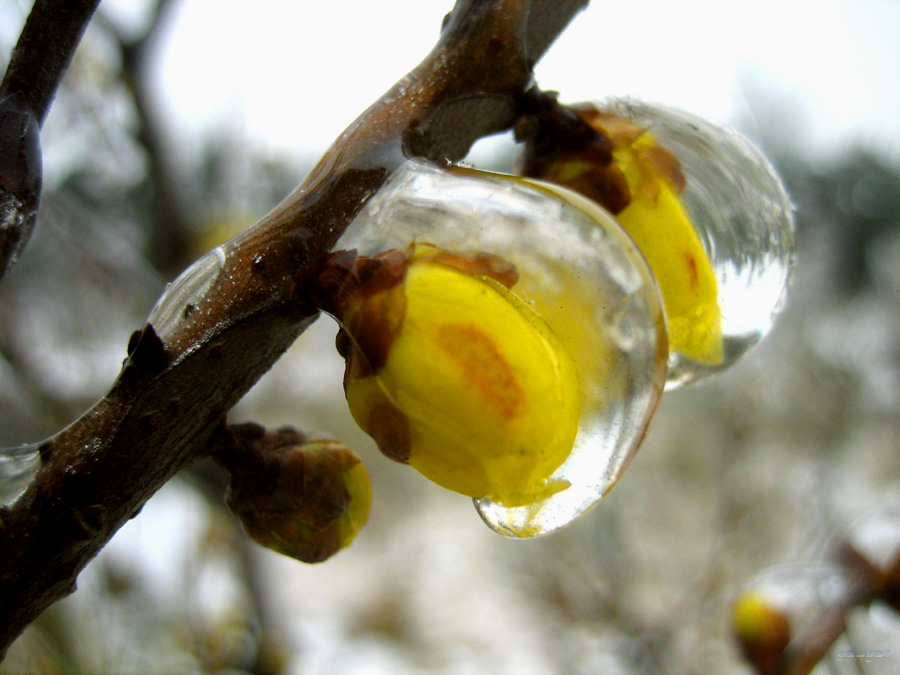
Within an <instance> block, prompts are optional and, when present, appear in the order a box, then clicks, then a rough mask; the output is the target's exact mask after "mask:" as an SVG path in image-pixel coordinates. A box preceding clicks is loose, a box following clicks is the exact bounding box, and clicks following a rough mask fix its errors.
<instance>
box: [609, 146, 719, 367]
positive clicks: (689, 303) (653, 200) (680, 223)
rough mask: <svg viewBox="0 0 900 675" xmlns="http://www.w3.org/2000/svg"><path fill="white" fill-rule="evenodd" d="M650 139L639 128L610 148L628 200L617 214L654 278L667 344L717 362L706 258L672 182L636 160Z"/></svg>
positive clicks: (712, 282) (715, 310) (711, 277)
mask: <svg viewBox="0 0 900 675" xmlns="http://www.w3.org/2000/svg"><path fill="white" fill-rule="evenodd" d="M655 147H656V142H655V140H654V139H653V137H652V136H651V135H650V134H649V133H644V134H643V135H642V136H641V137H640V138H639V139H638V140H636V141H635V142H634V143H633V144H632V145H629V146H626V147H623V148H620V149H617V150H615V151H614V152H613V162H614V163H615V164H616V165H617V166H618V167H619V168H620V169H621V170H622V172H623V173H624V174H625V179H626V181H627V182H628V187H629V190H630V192H631V203H630V204H629V205H628V206H627V207H626V208H625V209H624V210H623V211H622V212H620V213H619V214H618V215H617V218H618V220H619V222H620V223H621V224H622V227H624V228H625V230H626V231H627V232H628V234H629V235H631V238H632V239H634V241H635V243H636V244H637V245H638V248H640V249H641V252H642V253H643V254H644V257H645V258H646V259H647V262H648V263H649V264H650V268H651V269H652V270H653V273H654V275H655V276H656V279H657V282H658V283H659V288H660V292H661V293H662V297H663V303H664V305H665V308H666V317H667V320H668V328H669V349H670V351H672V352H680V353H681V354H682V355H684V356H686V357H687V358H689V359H691V360H693V361H696V362H698V363H704V364H709V365H715V364H718V363H721V361H722V358H723V348H722V317H721V312H720V310H719V298H718V286H717V282H716V276H715V273H714V272H713V268H712V263H711V262H710V260H709V256H708V255H707V254H706V250H705V249H704V247H703V244H702V242H701V241H700V237H699V236H698V235H697V232H696V230H695V229H694V226H693V224H692V223H691V220H690V218H689V217H688V214H687V212H686V211H685V209H684V205H683V204H682V202H681V197H680V196H679V194H678V192H677V191H676V189H675V186H674V185H673V184H672V182H671V181H670V180H669V178H668V177H666V176H665V175H664V174H663V173H662V172H657V170H656V169H655V167H654V166H653V165H652V164H648V163H642V162H641V161H640V157H641V153H642V151H646V150H652V149H653V148H655Z"/></svg>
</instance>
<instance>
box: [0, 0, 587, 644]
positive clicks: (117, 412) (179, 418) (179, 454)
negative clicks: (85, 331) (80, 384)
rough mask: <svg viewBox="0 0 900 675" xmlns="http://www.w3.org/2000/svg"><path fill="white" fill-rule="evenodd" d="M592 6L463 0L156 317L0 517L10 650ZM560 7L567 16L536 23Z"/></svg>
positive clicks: (501, 124)
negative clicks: (418, 55)
mask: <svg viewBox="0 0 900 675" xmlns="http://www.w3.org/2000/svg"><path fill="white" fill-rule="evenodd" d="M586 1H587V0H531V2H529V1H528V0H459V1H458V2H457V5H456V7H455V8H454V10H453V12H452V14H451V16H450V19H449V21H448V22H447V23H446V25H445V27H444V30H443V31H442V34H441V38H440V40H439V42H438V44H437V46H436V47H435V49H434V50H433V51H432V53H431V54H430V55H429V56H428V57H427V58H426V59H425V61H423V63H422V64H421V65H420V66H419V67H418V68H417V69H416V70H415V71H413V72H412V73H411V74H410V75H409V76H408V77H407V78H405V79H404V80H403V81H402V83H400V84H398V85H396V86H395V87H394V88H393V89H392V90H391V91H389V92H388V93H387V94H386V95H385V96H384V97H383V98H382V99H381V100H380V101H378V102H377V103H375V104H374V105H373V106H372V107H371V108H369V110H367V111H366V112H365V113H364V114H363V115H362V116H361V117H360V118H359V119H358V120H357V121H356V122H354V123H353V124H352V125H351V127H350V128H349V129H348V130H347V131H346V132H345V133H344V134H343V135H342V136H341V138H340V139H339V140H338V141H337V142H336V143H335V144H334V146H332V148H331V149H330V150H329V151H328V152H327V153H326V155H325V157H324V158H323V159H322V161H321V162H320V163H319V165H318V166H317V168H316V169H314V170H313V172H312V173H311V174H310V177H309V178H308V179H307V180H306V181H305V182H304V183H303V184H302V185H301V186H300V187H299V188H298V189H297V190H296V191H295V192H294V193H292V194H291V195H290V196H289V197H288V198H287V199H286V200H285V201H284V202H282V204H280V205H279V206H278V207H276V208H275V210H274V211H273V212H272V213H270V214H269V215H268V216H266V217H264V218H263V219H262V220H261V221H260V222H259V223H257V225H255V226H254V227H253V228H251V229H250V230H249V231H247V232H246V233H245V234H244V235H242V236H241V237H239V238H238V239H236V240H235V241H234V242H232V244H231V245H230V247H229V249H228V255H227V257H226V258H225V261H224V263H222V269H221V271H220V272H219V274H218V276H217V277H216V278H215V280H214V281H213V282H212V283H211V285H210V286H209V287H208V290H206V292H205V294H204V296H203V297H202V298H200V299H197V300H193V299H192V300H191V302H190V304H189V305H186V306H185V307H184V308H183V309H184V311H183V312H182V311H181V309H182V308H181V307H177V308H176V312H175V314H174V315H175V316H179V317H182V318H181V319H180V320H179V321H177V322H175V323H174V324H173V325H167V326H165V330H161V332H162V338H160V337H159V336H157V334H156V331H155V330H154V329H153V327H151V326H149V325H148V326H146V327H145V328H144V329H143V331H142V332H141V333H139V334H137V335H136V336H135V338H134V339H133V340H132V343H131V345H130V349H129V356H128V358H127V359H126V362H125V365H124V367H123V370H122V372H121V374H120V375H119V378H118V380H117V381H116V382H115V384H114V385H113V387H112V389H111V390H110V392H109V393H108V394H107V395H106V396H105V397H104V398H103V399H102V400H101V401H100V402H99V403H97V404H96V405H95V406H94V408H93V409H91V410H90V411H88V412H87V413H86V414H85V415H84V416H83V417H82V418H81V419H79V420H78V421H77V422H75V423H74V424H72V425H71V426H70V427H68V428H67V429H64V430H63V431H61V432H60V433H58V434H57V435H56V436H54V437H53V438H51V439H50V440H48V441H47V442H46V443H45V444H44V445H43V446H42V457H43V458H44V461H43V464H42V467H41V469H40V471H39V473H38V475H37V477H36V479H35V481H34V483H33V484H32V485H31V486H30V487H29V489H28V491H27V492H26V493H25V494H24V495H23V496H22V497H21V498H20V499H19V501H18V502H16V503H15V504H14V505H13V506H12V507H10V508H9V509H2V510H0V552H2V553H0V650H5V649H6V647H7V646H8V645H9V643H10V642H11V641H12V640H13V639H14V638H15V637H16V636H17V635H18V634H19V633H20V632H21V631H22V630H23V628H24V627H25V626H26V625H27V624H28V623H30V622H31V621H32V620H34V618H35V617H37V616H38V615H39V614H40V613H41V612H42V611H43V610H44V609H45V608H46V607H47V606H48V605H50V604H51V603H52V602H54V601H56V600H57V599H59V598H61V597H63V596H65V595H67V594H68V593H71V592H72V591H73V590H74V588H75V579H76V577H77V575H78V573H79V572H80V571H81V569H82V568H83V567H84V566H85V565H86V564H87V562H88V561H89V560H90V559H91V558H92V557H93V556H94V555H95V554H96V553H97V552H98V551H99V550H100V548H102V546H103V545H104V544H105V543H106V542H107V541H108V540H109V538H110V537H111V536H112V535H113V533H114V532H115V531H116V530H117V529H118V528H119V527H120V526H121V525H122V524H123V523H124V522H125V521H126V520H127V519H129V518H132V517H134V516H135V515H137V513H138V512H139V511H140V509H141V507H142V506H143V504H144V502H145V501H146V500H147V499H149V497H150V496H151V495H152V494H153V493H154V492H155V491H156V490H158V489H159V488H160V487H161V486H162V485H163V484H164V483H165V482H166V481H167V480H168V479H169V478H171V477H172V476H173V475H174V474H175V473H176V472H177V471H178V470H180V469H181V468H182V467H184V466H186V465H187V464H189V463H190V462H192V461H193V460H194V459H196V458H198V457H200V456H203V455H204V454H206V453H207V452H208V448H207V442H208V440H209V439H210V436H211V434H212V432H213V430H214V429H215V428H216V427H217V426H218V424H219V423H220V421H221V420H222V419H223V417H224V415H225V413H226V412H227V411H228V409H229V408H231V406H233V405H234V404H235V403H236V402H237V401H238V399H239V398H240V397H241V396H242V395H243V394H244V393H245V392H246V391H247V390H248V389H249V388H250V387H251V386H252V385H253V384H254V383H255V382H256V380H257V379H259V377H260V376H261V375H262V374H263V373H264V372H265V371H266V370H268V369H269V368H270V367H271V366H272V364H273V363H274V362H275V361H276V360H277V359H278V357H279V356H280V355H281V354H282V353H283V352H284V351H285V350H286V349H287V348H288V347H289V346H290V344H291V343H292V342H293V341H294V339H295V338H296V337H297V336H298V335H299V334H300V333H301V332H303V330H305V329H306V328H307V327H308V326H309V324H310V323H312V321H313V320H314V318H315V317H313V316H308V315H304V314H303V313H302V312H301V311H300V310H298V309H297V308H296V307H295V306H293V305H292V304H291V303H290V301H289V295H290V287H291V283H292V282H291V280H292V278H293V276H294V275H295V274H296V273H297V272H298V271H299V270H301V269H302V268H304V267H306V266H308V265H310V264H311V263H312V262H313V261H314V260H315V259H316V258H317V257H319V256H321V255H323V254H324V253H327V252H328V251H329V250H330V249H331V248H332V246H333V245H334V243H335V241H336V240H337V238H338V237H339V235H340V234H341V232H342V231H343V230H344V228H345V227H346V226H347V224H348V223H349V221H350V220H351V219H352V218H353V216H354V215H355V214H356V213H357V212H358V211H359V209H360V208H361V206H362V204H363V203H364V202H365V201H366V200H367V199H368V197H369V196H371V195H372V194H373V193H374V192H375V191H376V190H377V189H378V188H379V187H380V186H381V185H382V184H383V183H384V182H385V180H386V179H387V178H388V177H389V176H390V174H391V172H392V171H393V170H394V169H395V168H396V167H397V165H398V164H399V163H400V162H401V161H402V160H403V158H404V155H410V154H415V155H421V156H423V157H425V158H428V159H431V160H435V161H439V160H446V159H450V160H455V159H459V158H461V157H463V156H464V155H465V154H466V152H467V151H468V149H469V147H470V145H471V143H472V142H473V141H475V140H476V139H478V138H480V137H481V136H484V135H487V134H490V133H494V132H497V131H501V130H503V129H506V128H509V127H510V125H511V124H512V123H513V122H514V120H515V115H516V108H517V102H518V100H519V98H520V97H521V96H522V94H523V92H524V91H525V90H526V88H527V87H528V85H529V83H530V79H531V69H530V65H531V63H533V62H534V61H536V60H537V59H538V58H539V57H540V56H541V54H542V53H543V51H544V49H546V47H547V46H548V45H549V44H550V43H551V42H552V40H553V39H554V37H555V36H556V34H557V33H558V32H559V31H560V30H561V29H562V28H563V26H564V25H565V24H566V23H567V22H568V20H569V19H570V18H571V17H572V16H573V15H574V14H575V13H576V12H577V11H578V10H579V9H581V8H582V7H583V6H584V5H585V4H586ZM532 6H533V7H532ZM550 8H552V9H553V12H555V13H554V14H553V16H554V21H553V22H552V23H549V24H542V23H539V22H537V21H538V20H539V18H540V17H542V16H546V15H547V14H546V13H547V12H548V11H549V10H550ZM529 10H532V12H531V14H530V15H529ZM534 17H538V19H535V18H534ZM526 36H527V37H526ZM209 260H212V261H215V259H209ZM176 284H178V282H176Z"/></svg>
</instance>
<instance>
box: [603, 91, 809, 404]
mask: <svg viewBox="0 0 900 675" xmlns="http://www.w3.org/2000/svg"><path fill="white" fill-rule="evenodd" d="M601 109H602V111H603V112H609V113H612V114H614V115H616V116H618V117H622V118H625V119H627V120H629V121H631V122H633V123H634V124H636V125H637V126H639V127H642V128H644V129H646V130H647V131H649V132H650V134H652V136H653V138H655V139H656V142H657V143H658V144H659V146H661V147H662V148H664V149H665V150H668V151H669V152H671V153H672V154H673V155H674V156H675V157H676V158H677V160H678V162H679V163H680V165H681V170H682V171H683V173H684V177H685V179H686V181H685V187H684V192H683V193H682V195H681V199H682V202H683V204H684V207H685V209H686V210H687V213H688V215H689V217H690V221H691V223H692V224H693V226H694V229H695V230H696V232H697V234H698V236H699V238H700V241H701V243H702V245H703V248H704V249H705V251H706V254H707V255H708V257H709V261H710V263H711V265H712V271H713V274H714V275H715V279H716V284H717V292H718V304H719V310H720V313H721V333H722V358H721V361H720V362H719V363H715V364H711V363H700V362H697V361H695V360H693V359H691V358H690V357H689V356H687V355H685V354H684V353H679V352H678V351H677V350H673V353H671V354H670V360H669V377H668V383H667V387H669V388H672V387H677V386H680V385H682V384H686V383H689V382H692V381H694V380H697V379H700V378H702V377H705V376H707V375H710V374H712V373H715V372H718V371H721V370H723V369H724V368H727V367H729V366H730V365H731V364H733V363H734V362H735V361H736V360H737V359H738V358H740V357H741V356H742V355H743V354H745V353H746V352H747V351H748V350H749V349H750V348H751V347H753V346H754V345H755V344H756V343H757V342H759V341H760V340H761V339H762V338H763V337H764V336H765V335H766V333H768V331H769V330H770V329H771V327H772V324H773V321H774V319H775V316H776V315H777V314H778V312H779V310H780V309H781V308H782V305H783V304H784V300H785V296H786V293H787V287H788V284H789V281H790V277H791V273H792V269H793V264H794V222H793V206H792V203H791V201H790V199H789V197H788V195H787V193H786V192H785V190H784V187H783V185H782V183H781V180H780V179H779V178H778V176H777V175H776V173H775V171H774V169H773V168H772V166H771V165H770V164H769V162H768V161H767V160H766V158H765V157H764V156H763V155H762V153H761V152H760V151H759V150H758V149H757V148H756V147H755V146H754V145H753V144H752V143H751V142H750V141H748V140H747V139H746V138H744V137H743V136H741V135H740V134H738V133H737V132H735V131H733V130H730V129H726V128H723V127H719V126H716V125H714V124H711V123H709V122H707V121H705V120H703V119H700V118H698V117H695V116H693V115H690V114H688V113H686V112H683V111H680V110H675V109H673V108H667V107H663V106H656V105H650V104H646V103H641V102H637V101H614V102H612V103H610V104H606V105H603V106H601ZM661 283H662V282H661Z"/></svg>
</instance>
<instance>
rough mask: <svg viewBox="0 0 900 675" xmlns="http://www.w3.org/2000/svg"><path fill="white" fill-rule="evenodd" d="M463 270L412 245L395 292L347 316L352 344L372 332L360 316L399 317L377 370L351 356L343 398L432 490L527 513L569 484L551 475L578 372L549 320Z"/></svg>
mask: <svg viewBox="0 0 900 675" xmlns="http://www.w3.org/2000/svg"><path fill="white" fill-rule="evenodd" d="M485 259H486V258H485V256H482V260H485ZM471 263H472V260H471V259H467V258H465V257H454V256H453V255H452V254H448V253H447V252H445V251H438V250H436V249H434V248H433V247H429V246H423V245H418V246H417V247H416V248H415V252H414V253H413V254H412V256H411V258H410V261H409V263H408V267H407V269H406V274H405V278H404V280H403V281H402V283H401V284H400V285H399V286H395V287H393V288H390V289H385V290H382V291H380V292H378V293H375V294H373V295H371V296H369V297H366V298H365V299H363V300H361V301H360V302H359V303H358V304H356V305H352V306H351V307H350V308H348V310H347V312H346V314H345V316H344V323H345V326H346V327H347V329H348V332H349V333H350V337H351V339H354V338H355V336H356V335H358V334H365V333H367V332H368V333H371V331H372V329H373V324H372V323H371V322H369V323H367V322H365V321H360V320H359V318H358V317H360V316H366V315H373V314H374V313H373V312H371V311H370V310H371V308H372V307H373V306H375V307H377V308H378V312H377V315H378V316H379V317H382V321H383V317H384V311H385V310H386V311H388V312H393V313H394V314H395V315H397V316H398V318H402V320H401V321H398V322H397V326H396V329H395V333H394V334H393V335H392V336H390V338H388V339H389V342H390V344H389V347H388V351H387V355H386V358H385V359H384V363H383V365H382V366H381V367H380V368H377V369H376V370H374V372H368V371H369V368H359V367H358V364H355V363H354V360H355V359H365V360H367V361H369V360H372V361H375V362H379V361H381V360H382V357H381V356H380V355H378V354H371V353H370V354H366V353H365V351H364V350H359V349H358V348H357V349H356V350H352V351H351V353H350V354H349V355H348V366H347V367H348V373H349V376H348V378H347V382H346V392H347V401H348V403H349V406H350V411H351V413H352V414H353V417H354V418H355V419H356V421H357V423H358V424H359V425H360V426H361V427H362V428H363V429H364V430H365V431H366V432H367V433H369V434H370V435H371V436H373V437H374V438H375V439H376V441H377V442H378V443H379V446H380V447H381V448H382V450H383V451H384V452H385V454H387V455H388V456H390V457H392V458H394V459H399V460H401V461H406V462H408V463H409V464H410V465H411V466H412V467H414V468H415V469H417V470H418V471H419V472H420V473H422V474H423V475H425V476H426V477H427V478H429V479H431V480H432V481H434V482H435V483H438V484H439V485H441V486H443V487H445V488H447V489H449V490H453V491H455V492H460V493H462V494H466V495H469V496H471V497H475V498H488V499H491V500H492V501H495V502H498V503H500V504H503V505H505V506H521V505H525V504H530V503H533V502H535V501H538V500H540V499H543V498H545V497H547V496H549V495H550V494H553V493H554V492H557V491H559V490H561V489H564V488H565V487H567V483H565V482H563V481H548V478H549V476H550V475H551V474H552V473H553V472H554V471H555V470H556V469H557V468H558V467H559V466H560V465H561V464H562V463H563V462H564V461H565V459H566V457H568V455H569V452H570V451H571V449H572V445H573V443H574V440H575V436H576V434H577V431H578V422H579V419H580V417H581V394H580V386H579V382H578V373H577V370H576V368H575V364H574V363H573V361H572V358H571V356H570V355H569V354H568V353H567V351H566V349H565V348H564V346H563V345H562V344H561V343H560V342H559V340H558V339H557V338H556V336H555V335H554V334H553V332H552V331H551V330H550V328H549V327H548V326H547V324H546V322H544V320H543V319H541V318H540V317H539V316H538V315H537V314H536V313H535V311H534V310H533V309H531V307H530V306H529V305H527V304H526V303H524V302H523V301H522V300H521V299H519V298H518V297H517V296H516V295H515V294H514V293H513V292H511V291H510V290H509V289H507V288H506V287H505V286H504V285H503V284H502V283H501V282H499V281H497V280H495V279H494V278H491V276H488V274H484V273H477V272H472V271H468V270H467V269H465V268H466V267H471V266H472V265H471ZM490 271H491V270H487V272H489V273H490ZM392 323H393V322H392ZM376 330H377V328H376ZM365 342H371V335H368V336H367V337H366V338H365ZM379 342H382V340H379ZM354 372H360V373H362V376H354V375H353V373H354Z"/></svg>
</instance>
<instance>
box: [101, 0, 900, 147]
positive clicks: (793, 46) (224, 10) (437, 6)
mask: <svg viewBox="0 0 900 675" xmlns="http://www.w3.org/2000/svg"><path fill="white" fill-rule="evenodd" d="M106 2H107V3H109V8H110V9H115V8H116V6H119V7H123V6H127V5H129V4H131V3H132V2H133V0H106ZM105 4H106V3H105ZM451 6H452V0H379V1H378V2H373V1H372V0H345V1H335V2H328V3H326V2H316V3H312V2H293V1H285V0H254V2H253V3H247V2H243V1H242V2H238V1H237V0H183V2H182V3H180V5H178V7H177V11H176V12H175V13H174V16H173V17H172V18H173V23H172V26H171V31H170V32H169V34H168V36H167V38H166V42H165V44H164V45H161V47H162V50H161V51H162V56H163V58H162V61H161V62H160V71H159V76H160V83H161V85H162V87H163V90H164V98H165V102H166V105H167V106H168V107H170V109H171V111H172V112H174V113H175V114H176V115H177V118H176V119H177V120H178V121H177V129H178V131H179V132H181V133H183V134H193V133H195V132H196V131H197V130H198V129H199V128H201V127H202V126H204V125H208V124H222V125H231V126H232V127H237V128H238V129H240V130H241V131H242V133H245V134H246V135H247V136H248V137H249V138H250V139H252V140H256V141H259V142H261V143H263V144H265V145H266V146H269V147H271V149H272V150H273V151H283V152H288V153H293V152H297V153H302V154H315V155H317V154H319V153H321V152H322V151H323V150H324V149H325V148H326V147H327V146H328V145H329V144H330V142H331V141H332V140H333V139H334V138H336V137H337V136H338V135H339V134H340V132H341V131H342V130H343V129H344V128H345V127H346V126H347V124H349V123H350V122H351V121H352V120H353V118H354V117H356V115H358V114H359V113H360V112H362V110H364V109H365V108H366V107H367V106H368V105H369V104H370V103H371V102H372V101H374V100H375V99H376V98H377V97H378V96H379V95H380V94H381V93H382V92H384V91H385V90H386V89H387V88H388V87H389V86H390V85H391V84H393V82H394V81H396V80H397V79H399V78H400V77H401V76H402V75H404V74H405V73H406V72H407V71H408V70H409V69H410V68H412V67H413V66H414V65H415V64H416V63H417V62H418V61H419V60H420V59H421V58H422V57H423V56H424V55H425V54H426V53H427V52H428V51H429V50H430V48H431V46H432V45H433V44H434V41H435V39H436V37H437V34H438V30H439V26H440V22H441V19H442V17H443V15H444V14H445V13H446V11H448V10H449V8H450V7H451ZM898 36H900V1H898V0H818V1H816V2H812V1H811V0H755V1H754V2H750V1H745V2H723V1H722V0H679V2H672V1H671V0H630V1H628V2H623V1H622V0H618V1H612V0H609V1H603V0H593V2H592V3H591V5H590V6H589V7H588V9H587V10H586V11H584V12H583V13H581V14H580V15H579V16H577V17H576V19H575V21H574V22H573V24H572V25H571V27H570V28H569V30H568V31H566V32H565V33H564V34H563V36H562V37H561V38H560V40H559V41H558V42H557V43H556V44H555V45H554V46H553V47H552V48H551V50H550V52H549V53H548V54H547V56H546V57H545V59H544V61H542V62H541V63H540V64H539V66H538V69H537V78H538V82H539V84H540V85H541V86H542V87H543V88H545V89H556V90H559V91H560V92H561V97H562V99H563V100H566V101H576V100H584V99H598V98H603V97H606V96H610V95H613V96H633V97H640V98H644V99H646V100H651V101H657V102H661V103H666V104H669V105H675V106H678V107H682V108H687V109H689V110H691V111H692V112H695V113H697V114H700V115H704V116H706V117H709V118H711V119H713V120H716V121H733V120H734V119H736V118H737V117H738V116H743V115H747V114H748V113H749V114H751V115H752V111H753V107H754V105H756V106H759V105H761V103H760V101H761V99H758V98H757V97H758V92H762V93H765V94H769V95H772V96H774V97H776V98H775V99H774V100H773V101H767V102H765V106H764V110H767V109H769V108H770V107H771V106H772V105H775V106H777V109H778V111H779V113H778V114H779V115H782V114H783V115H784V116H785V117H786V118H787V119H794V120H795V121H797V122H798V123H799V124H800V126H801V127H802V129H801V137H803V139H804V140H808V141H813V142H815V143H816V144H825V145H826V146H827V147H828V148H832V147H833V146H834V144H835V142H838V141H844V140H845V139H847V138H848V137H849V138H860V137H863V138H878V139H880V140H882V141H885V142H888V143H889V144H890V146H891V149H892V151H894V152H895V153H896V152H900V81H898V78H900V39H898ZM601 45H603V47H602V48H601ZM748 105H749V106H750V107H749V108H748Z"/></svg>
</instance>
